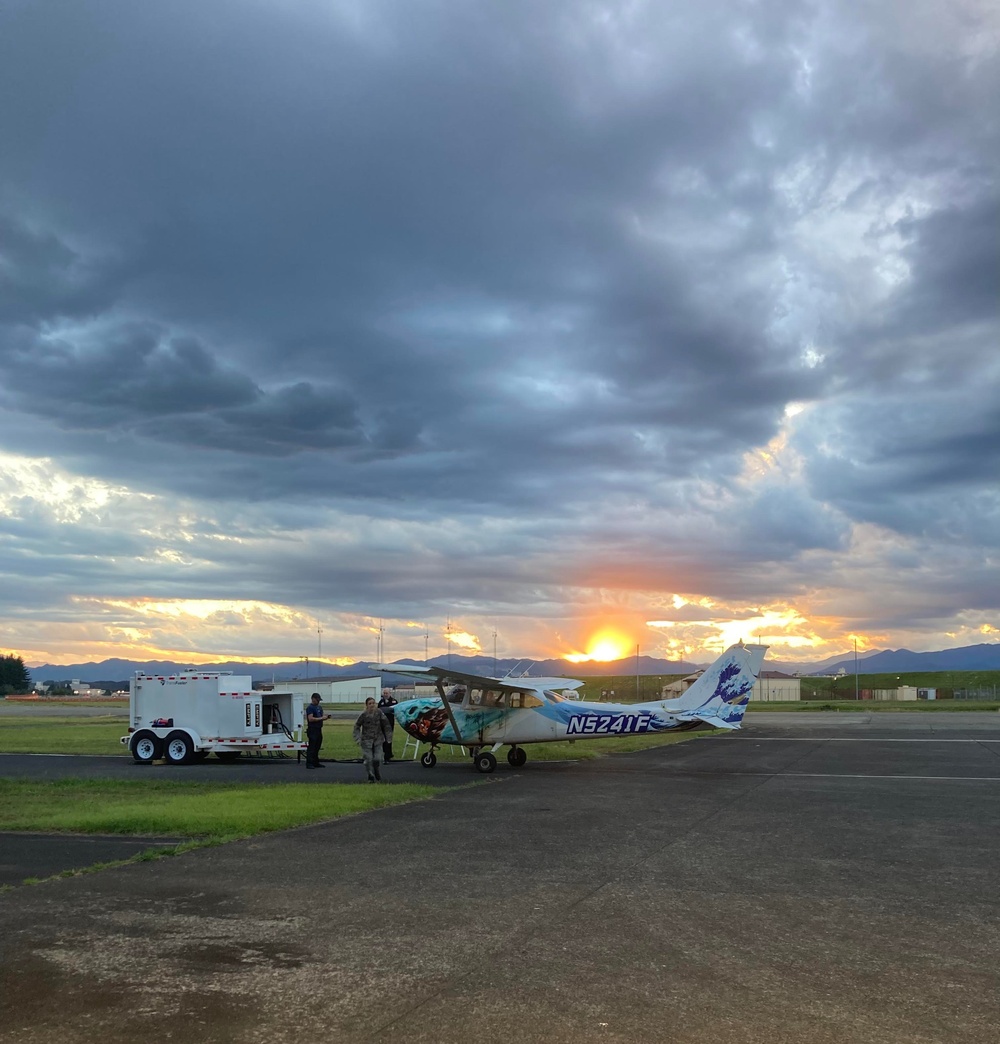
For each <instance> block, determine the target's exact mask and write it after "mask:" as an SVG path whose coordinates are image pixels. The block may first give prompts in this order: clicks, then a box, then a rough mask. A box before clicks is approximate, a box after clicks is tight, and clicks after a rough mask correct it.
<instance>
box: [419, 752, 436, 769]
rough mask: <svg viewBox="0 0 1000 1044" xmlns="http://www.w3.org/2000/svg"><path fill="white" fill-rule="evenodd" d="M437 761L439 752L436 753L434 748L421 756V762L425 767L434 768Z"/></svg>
mask: <svg viewBox="0 0 1000 1044" xmlns="http://www.w3.org/2000/svg"><path fill="white" fill-rule="evenodd" d="M437 763H438V759H437V754H435V753H434V751H433V750H428V751H427V752H426V753H424V754H422V755H421V757H420V764H421V765H423V766H424V768H434V766H435V765H436V764H437Z"/></svg>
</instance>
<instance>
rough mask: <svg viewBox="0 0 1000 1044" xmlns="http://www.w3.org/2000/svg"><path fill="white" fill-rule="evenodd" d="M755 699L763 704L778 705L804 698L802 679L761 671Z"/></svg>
mask: <svg viewBox="0 0 1000 1044" xmlns="http://www.w3.org/2000/svg"><path fill="white" fill-rule="evenodd" d="M753 698H754V699H755V700H760V701H761V702H762V703H778V702H782V701H791V700H799V699H801V698H802V679H801V678H795V677H793V676H792V675H791V674H784V673H783V672H782V671H761V672H760V675H759V676H758V678H757V684H756V685H755V686H754V690H753Z"/></svg>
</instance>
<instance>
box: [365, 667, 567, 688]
mask: <svg viewBox="0 0 1000 1044" xmlns="http://www.w3.org/2000/svg"><path fill="white" fill-rule="evenodd" d="M365 666H366V667H367V668H368V669H369V670H370V671H384V672H385V673H386V674H402V675H404V676H405V677H408V678H422V679H423V680H424V681H430V682H438V681H440V682H457V683H459V684H462V685H467V686H469V688H470V689H493V690H500V691H501V692H525V691H528V692H541V691H542V690H544V689H578V688H579V687H580V686H581V685H583V682H582V681H576V680H575V679H573V678H491V677H489V676H488V675H485V674H469V673H468V672H466V671H453V670H452V669H451V668H450V667H419V666H417V665H416V664H412V663H369V664H366V665H365Z"/></svg>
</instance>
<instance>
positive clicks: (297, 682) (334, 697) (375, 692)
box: [257, 674, 382, 703]
mask: <svg viewBox="0 0 1000 1044" xmlns="http://www.w3.org/2000/svg"><path fill="white" fill-rule="evenodd" d="M257 688H259V689H265V690H271V691H275V690H279V691H281V692H291V693H294V694H295V695H297V696H303V697H304V698H305V701H306V702H307V703H308V702H309V699H310V697H311V696H312V694H313V693H314V692H318V693H319V695H320V698H321V699H322V700H323V702H324V703H364V702H365V700H367V699H368V697H369V696H372V697H374V698H375V699H376V700H377V699H378V698H379V696H380V694H381V692H382V679H381V677H380V676H379V675H377V674H366V675H358V676H356V677H348V678H344V677H338V678H293V679H292V680H291V681H274V682H267V683H266V685H258V686H257Z"/></svg>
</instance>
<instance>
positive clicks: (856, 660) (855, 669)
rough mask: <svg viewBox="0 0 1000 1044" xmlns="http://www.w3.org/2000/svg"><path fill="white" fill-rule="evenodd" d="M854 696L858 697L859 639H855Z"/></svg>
mask: <svg viewBox="0 0 1000 1044" xmlns="http://www.w3.org/2000/svg"><path fill="white" fill-rule="evenodd" d="M854 698H855V699H858V640H857V638H855V639H854Z"/></svg>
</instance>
